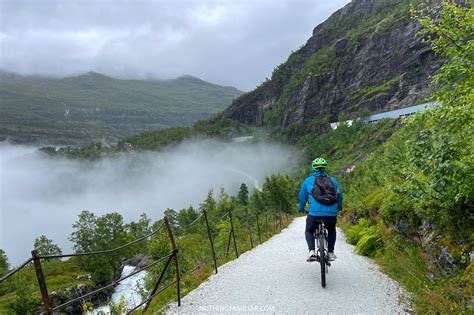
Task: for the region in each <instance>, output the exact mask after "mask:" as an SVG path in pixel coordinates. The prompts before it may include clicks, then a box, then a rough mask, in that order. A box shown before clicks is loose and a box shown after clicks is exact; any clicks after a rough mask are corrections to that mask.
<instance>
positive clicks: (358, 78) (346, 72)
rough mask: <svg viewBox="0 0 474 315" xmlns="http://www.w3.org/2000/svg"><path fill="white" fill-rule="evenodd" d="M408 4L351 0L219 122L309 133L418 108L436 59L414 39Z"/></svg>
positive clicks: (415, 29)
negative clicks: (345, 120) (341, 120)
mask: <svg viewBox="0 0 474 315" xmlns="http://www.w3.org/2000/svg"><path fill="white" fill-rule="evenodd" d="M420 27H421V26H420V25H419V24H418V23H417V22H415V21H413V20H411V19H410V14H409V4H408V1H403V0H402V1H400V0H398V1H397V0H355V1H353V2H351V3H350V4H348V5H347V6H345V7H344V8H342V9H341V10H339V11H337V12H336V13H334V14H333V15H332V16H331V17H330V18H329V19H328V20H326V21H325V22H324V23H322V24H320V25H318V26H317V27H316V28H315V29H314V31H313V35H312V36H311V38H310V39H309V40H308V41H307V43H306V44H305V45H304V46H303V47H301V48H300V49H299V50H297V51H296V52H294V53H292V54H291V55H290V57H289V58H288V60H287V61H286V62H285V63H283V64H282V65H280V66H278V67H277V68H276V69H275V70H274V72H273V74H272V77H271V80H267V81H266V82H264V83H262V84H261V85H260V86H259V87H258V88H256V89H255V90H253V91H251V92H249V93H247V94H245V95H242V96H241V97H239V98H238V99H236V100H235V101H234V102H233V103H232V105H231V106H230V107H229V108H228V109H227V110H226V111H225V112H224V114H223V116H222V119H232V120H237V121H240V122H242V123H245V124H250V125H256V126H270V127H277V128H283V129H285V128H287V127H289V126H292V125H304V126H306V127H309V130H311V129H312V130H320V129H324V128H327V126H328V124H327V123H328V122H332V121H337V120H338V116H339V115H340V114H341V113H344V114H346V115H347V116H349V117H355V116H358V115H361V114H362V113H364V112H377V111H382V110H388V109H395V108H401V107H405V106H409V105H412V104H415V103H416V102H417V101H419V100H420V99H422V98H424V97H426V96H427V95H428V94H429V75H430V74H432V73H434V72H435V71H436V70H437V69H438V68H439V63H440V62H439V60H438V59H437V57H436V56H435V55H434V53H433V51H432V50H431V48H430V47H429V45H428V44H425V43H423V42H422V39H421V38H420V37H419V36H418V35H417V33H418V31H419V30H420Z"/></svg>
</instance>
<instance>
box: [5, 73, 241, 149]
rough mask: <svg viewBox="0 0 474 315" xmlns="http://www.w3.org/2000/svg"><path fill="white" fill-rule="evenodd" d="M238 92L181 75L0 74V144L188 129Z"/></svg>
mask: <svg viewBox="0 0 474 315" xmlns="http://www.w3.org/2000/svg"><path fill="white" fill-rule="evenodd" d="M241 94H242V92H241V91H239V90H237V89H236V88H234V87H228V86H220V85H216V84H212V83H209V82H206V81H203V80H201V79H199V78H196V77H193V76H190V75H184V76H180V77H178V78H176V79H171V80H127V79H116V78H112V77H109V76H106V75H104V74H101V73H97V72H93V71H91V72H88V73H85V74H81V75H78V76H72V77H65V78H50V77H44V76H22V75H18V74H14V73H9V72H4V71H1V72H0V114H1V115H0V116H1V118H0V125H1V126H0V140H5V139H8V140H10V141H12V142H20V143H38V144H58V145H83V144H87V143H90V142H96V141H103V142H113V141H116V140H118V139H119V138H123V137H126V136H129V135H132V134H135V133H139V132H146V131H150V130H154V129H158V128H166V127H176V126H190V125H192V124H193V123H194V122H195V121H197V120H200V119H206V118H209V117H210V116H212V115H213V114H215V113H217V112H220V111H222V110H223V109H225V108H226V107H227V106H229V105H230V103H231V102H232V99H234V98H235V97H237V96H239V95H241Z"/></svg>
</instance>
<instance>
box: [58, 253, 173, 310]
mask: <svg viewBox="0 0 474 315" xmlns="http://www.w3.org/2000/svg"><path fill="white" fill-rule="evenodd" d="M173 255H174V252H173V251H172V252H170V253H169V254H168V255H166V256H163V257H161V258H159V259H158V260H155V261H154V262H152V263H150V264H148V265H146V266H145V267H142V268H140V269H138V270H135V271H133V272H131V273H130V274H128V275H126V276H124V277H121V278H120V279H118V280H115V281H112V283H110V284H108V285H106V286H103V287H101V288H99V289H97V290H94V291H92V292H89V293H86V294H84V295H82V296H79V297H77V298H74V299H72V300H70V301H68V302H66V303H63V304H61V305H58V306H56V307H54V308H53V309H52V311H57V310H60V309H62V308H64V307H66V306H68V305H71V304H72V303H75V302H78V301H81V300H83V299H85V298H87V297H89V296H92V295H94V294H97V293H99V292H102V291H104V290H106V289H108V288H111V287H114V286H116V285H117V284H119V283H120V282H122V281H123V280H125V279H128V278H130V277H132V276H134V275H136V274H137V273H140V272H142V271H144V270H147V269H149V268H151V267H153V266H155V265H157V264H159V263H160V262H162V261H163V260H165V259H167V258H169V257H172V256H173Z"/></svg>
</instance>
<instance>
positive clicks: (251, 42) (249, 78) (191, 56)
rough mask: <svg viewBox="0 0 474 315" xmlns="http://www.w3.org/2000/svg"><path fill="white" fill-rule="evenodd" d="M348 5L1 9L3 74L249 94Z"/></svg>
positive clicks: (268, 0)
mask: <svg viewBox="0 0 474 315" xmlns="http://www.w3.org/2000/svg"><path fill="white" fill-rule="evenodd" d="M348 2H349V1H348V0H330V1H328V0H220V1H218V0H215V1H213V0H196V1H192V0H187V1H184V0H157V1H147V0H137V1H119V0H108V1H100V0H88V1H78V0H74V1H72V0H56V1H55V0H43V1H40V0H32V1H22V0H0V4H1V7H0V68H1V69H4V70H8V71H13V72H18V73H22V74H47V75H55V76H58V75H59V76H64V75H71V74H77V73H82V72H87V71H90V70H93V71H97V72H101V73H104V74H108V75H111V76H115V77H123V78H146V77H153V78H174V77H177V76H180V75H183V74H191V75H195V76H198V77H200V78H202V79H204V80H207V81H211V82H214V83H218V84H222V85H232V86H235V87H237V88H240V89H242V90H250V89H252V88H253V87H255V86H256V85H257V84H258V83H260V82H261V81H262V80H264V79H265V77H269V76H270V75H271V72H272V70H273V68H274V67H275V66H276V65H278V64H280V63H282V62H283V61H285V60H286V58H287V57H288V55H289V53H290V52H291V51H292V50H296V49H297V48H298V47H300V46H301V45H302V44H304V43H305V42H306V40H307V39H308V38H309V37H310V36H311V33H312V30H313V28H314V27H315V26H316V25H317V24H319V23H321V22H322V21H324V20H325V19H326V18H327V17H328V16H329V15H330V14H331V13H333V12H334V11H336V10H337V9H339V8H341V7H342V6H344V5H345V4H346V3H348Z"/></svg>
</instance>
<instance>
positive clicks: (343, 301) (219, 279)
mask: <svg viewBox="0 0 474 315" xmlns="http://www.w3.org/2000/svg"><path fill="white" fill-rule="evenodd" d="M304 226H305V218H297V219H295V220H294V221H293V222H292V223H291V224H290V226H289V227H288V228H286V229H284V230H283V231H282V232H281V233H280V234H278V235H276V236H274V237H272V238H271V239H270V240H269V241H267V242H265V243H264V244H262V245H260V246H258V247H256V248H255V249H253V250H251V251H248V252H246V253H244V254H242V255H241V256H240V257H239V259H237V260H234V261H231V262H229V263H227V264H226V265H224V266H222V267H220V268H219V273H218V274H217V275H212V276H211V277H210V278H209V279H208V280H207V281H205V282H204V283H202V284H201V285H200V286H199V287H198V288H196V289H195V290H193V291H192V292H190V293H189V294H188V295H187V296H186V297H184V298H183V300H182V305H181V307H179V308H178V307H177V306H176V303H173V304H170V306H169V308H168V309H167V313H171V314H172V313H180V314H216V313H228V314H229V313H247V314H249V313H252V314H254V313H259V314H263V313H272V314H273V313H288V314H301V313H303V314H308V313H325V314H327V313H331V314H357V313H359V314H360V313H364V314H367V313H370V314H394V313H406V312H407V311H406V309H407V308H406V307H405V306H404V305H403V304H402V303H401V302H400V301H401V300H402V299H403V300H405V299H404V297H405V296H406V295H405V293H404V291H403V290H402V289H401V288H400V286H399V285H398V283H397V282H395V281H393V280H392V279H390V278H389V277H387V276H386V275H384V274H383V273H382V272H380V271H379V270H378V267H377V266H376V265H375V264H374V263H373V262H371V261H370V259H368V258H366V257H362V256H359V255H357V254H355V253H354V246H352V245H349V244H347V243H346V242H345V238H344V235H343V233H342V232H341V231H340V230H338V236H337V242H336V250H335V252H336V254H337V256H338V258H337V260H336V261H335V262H333V264H332V266H331V268H330V269H329V274H327V277H326V279H327V285H326V288H325V289H323V288H322V287H321V284H320V283H321V281H320V271H319V264H317V263H308V262H306V255H307V247H306V242H305V240H304Z"/></svg>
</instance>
